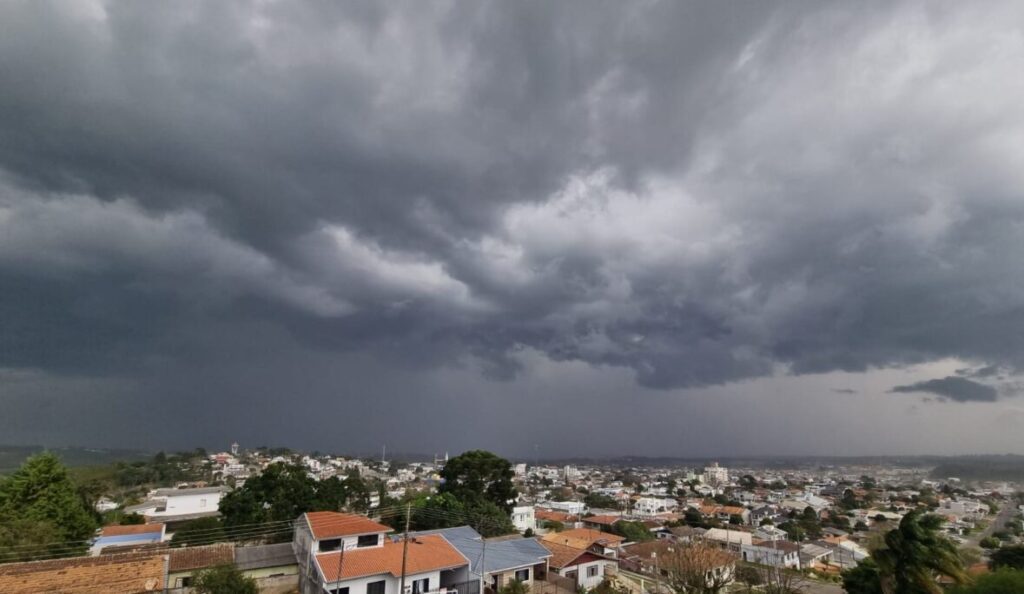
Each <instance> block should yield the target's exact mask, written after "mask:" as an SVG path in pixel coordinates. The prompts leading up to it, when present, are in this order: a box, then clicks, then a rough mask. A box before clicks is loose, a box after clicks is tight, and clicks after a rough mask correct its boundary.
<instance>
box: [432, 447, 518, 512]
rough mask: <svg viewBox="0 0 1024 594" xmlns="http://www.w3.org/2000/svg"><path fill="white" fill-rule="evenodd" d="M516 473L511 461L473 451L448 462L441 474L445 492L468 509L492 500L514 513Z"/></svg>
mask: <svg viewBox="0 0 1024 594" xmlns="http://www.w3.org/2000/svg"><path fill="white" fill-rule="evenodd" d="M514 476H515V473H513V472H512V465H511V464H509V462H508V460H506V459H504V458H501V457H499V456H496V455H494V454H492V453H491V452H486V451H483V450H471V451H469V452H465V453H463V454H460V455H458V456H456V457H454V458H452V459H451V460H449V461H448V462H446V463H445V465H444V469H443V470H442V471H441V478H442V479H443V480H444V482H443V483H442V484H441V487H440V489H438V491H439V492H441V493H451V494H452V495H454V496H455V497H456V498H458V499H459V501H462V502H463V503H464V504H466V505H467V507H471V506H473V505H475V504H477V503H480V502H482V501H489V502H491V503H493V504H494V505H496V506H498V507H499V508H501V509H502V510H504V511H505V513H506V514H507V513H510V512H511V511H512V506H513V505H514V504H515V499H516V495H517V493H516V489H515V485H514V484H513V483H512V479H513V477H514Z"/></svg>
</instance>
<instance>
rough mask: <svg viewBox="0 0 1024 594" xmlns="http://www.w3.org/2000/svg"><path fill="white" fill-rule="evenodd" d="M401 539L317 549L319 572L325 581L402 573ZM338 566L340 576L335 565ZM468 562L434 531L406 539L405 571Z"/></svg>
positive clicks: (424, 570)
mask: <svg viewBox="0 0 1024 594" xmlns="http://www.w3.org/2000/svg"><path fill="white" fill-rule="evenodd" d="M402 549H403V543H402V542H395V541H391V540H385V541H384V546H381V547H366V548H363V549H351V550H348V551H345V552H344V554H342V553H341V552H340V551H332V552H330V553H320V554H318V555H317V556H316V561H317V564H318V565H319V566H320V572H321V574H322V575H323V576H324V579H325V580H327V581H328V582H335V581H339V580H345V579H351V578H356V577H363V576H369V575H380V574H385V573H389V574H391V575H393V576H395V577H399V576H400V575H401V574H402ZM339 565H340V566H341V571H340V577H339V571H338V566H339ZM464 565H469V560H468V559H466V557H464V556H463V555H462V554H461V553H460V552H459V551H458V550H457V549H456V548H455V547H453V546H452V545H451V544H450V543H449V542H448V541H447V540H445V539H444V538H443V537H442V536H440V535H437V534H428V535H422V536H417V537H415V538H414V539H410V541H409V551H408V555H407V557H406V561H405V573H406V575H414V574H417V573H424V572H428V571H438V570H442V569H451V568H455V567H461V566H464Z"/></svg>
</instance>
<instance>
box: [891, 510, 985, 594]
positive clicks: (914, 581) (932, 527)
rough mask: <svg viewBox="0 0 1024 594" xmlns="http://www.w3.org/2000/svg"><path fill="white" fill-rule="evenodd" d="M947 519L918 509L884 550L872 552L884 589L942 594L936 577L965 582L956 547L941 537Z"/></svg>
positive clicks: (893, 533) (908, 593) (905, 593)
mask: <svg viewBox="0 0 1024 594" xmlns="http://www.w3.org/2000/svg"><path fill="white" fill-rule="evenodd" d="M942 523H943V519H942V518H941V517H939V516H936V515H931V514H925V513H924V511H923V510H921V509H916V510H914V511H911V512H910V513H908V514H907V515H905V516H903V519H902V520H901V521H900V523H899V526H897V527H896V528H894V529H892V530H890V531H889V532H888V533H886V535H885V546H884V548H881V549H878V550H876V551H874V552H873V553H872V557H874V559H875V561H876V562H877V563H878V568H879V575H880V578H881V584H882V588H883V590H884V591H885V592H887V593H890V594H940V593H941V592H942V588H940V587H939V585H938V583H937V581H936V577H937V576H945V577H948V578H950V579H952V580H953V581H954V582H955V583H958V584H960V583H964V582H965V581H966V579H967V575H966V573H965V572H964V569H963V565H962V564H961V562H960V557H959V556H958V555H957V548H956V545H954V544H953V542H952V541H950V540H949V539H947V538H946V537H944V536H942V535H941V534H939V529H940V528H941V527H942Z"/></svg>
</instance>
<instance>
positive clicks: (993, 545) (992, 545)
mask: <svg viewBox="0 0 1024 594" xmlns="http://www.w3.org/2000/svg"><path fill="white" fill-rule="evenodd" d="M999 544H1000V543H999V539H998V538H996V537H994V536H986V537H985V538H983V539H981V540H980V541H978V546H979V547H981V548H983V549H998V548H999Z"/></svg>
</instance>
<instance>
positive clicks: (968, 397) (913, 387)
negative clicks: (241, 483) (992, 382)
mask: <svg viewBox="0 0 1024 594" xmlns="http://www.w3.org/2000/svg"><path fill="white" fill-rule="evenodd" d="M891 392H894V393H903V394H906V393H915V392H925V393H928V394H935V395H937V396H941V397H942V398H948V399H950V400H953V401H956V402H994V401H995V400H996V399H997V398H998V392H997V391H996V389H995V388H993V387H992V386H986V385H985V384H979V383H978V382H975V381H971V380H969V379H966V378H962V377H957V376H955V375H951V376H949V377H944V378H941V379H932V380H927V381H922V382H916V383H913V384H909V385H906V386H896V387H895V388H893V389H892V390H891Z"/></svg>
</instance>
